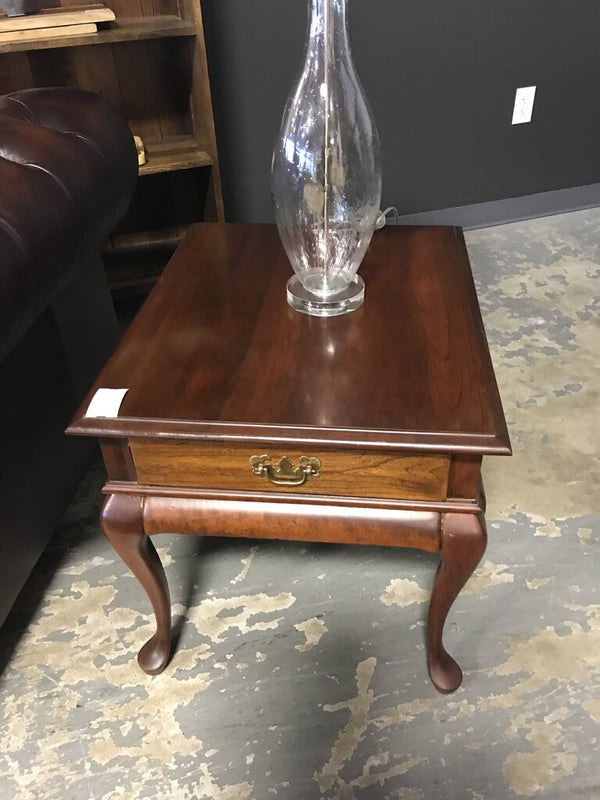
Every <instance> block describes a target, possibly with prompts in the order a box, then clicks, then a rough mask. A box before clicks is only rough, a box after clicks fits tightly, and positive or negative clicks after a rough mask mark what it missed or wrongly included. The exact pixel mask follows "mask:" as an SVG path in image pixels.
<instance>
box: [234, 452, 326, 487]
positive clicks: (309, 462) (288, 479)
mask: <svg viewBox="0 0 600 800" xmlns="http://www.w3.org/2000/svg"><path fill="white" fill-rule="evenodd" d="M270 462H271V456H267V455H264V456H251V457H250V464H251V466H252V472H253V473H254V474H255V475H261V476H262V475H266V476H267V478H268V479H269V480H270V481H271V483H274V484H275V486H302V484H303V483H306V481H307V480H308V479H309V478H318V477H319V470H320V469H321V462H320V461H319V459H318V458H312V457H311V458H309V457H308V456H300V466H299V467H296V469H294V465H293V464H292V462H291V461H290V459H289V458H287V456H284V457H283V458H280V459H279V466H278V467H274V466H273V464H271V463H270Z"/></svg>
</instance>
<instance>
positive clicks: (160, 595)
mask: <svg viewBox="0 0 600 800" xmlns="http://www.w3.org/2000/svg"><path fill="white" fill-rule="evenodd" d="M142 502H143V501H142V498H140V497H135V496H131V495H125V494H112V495H109V496H108V498H107V500H106V502H105V503H104V506H103V507H102V512H101V514H100V522H101V524H102V529H103V531H104V534H105V535H106V538H107V539H108V541H109V542H110V543H111V545H112V546H113V547H114V549H115V550H116V551H117V553H118V554H119V555H120V556H121V558H122V559H123V561H124V562H125V563H126V564H127V566H128V567H129V569H130V570H131V571H132V572H133V574H134V575H135V577H136V578H137V579H138V580H139V582H140V583H141V584H142V586H143V587H144V589H145V591H146V594H147V595H148V597H149V599H150V602H151V603H152V608H153V609H154V614H155V617H156V633H155V634H154V636H152V637H151V638H150V639H149V640H148V641H147V642H146V644H145V645H144V646H143V647H142V649H141V650H140V652H139V653H138V663H139V665H140V667H141V668H142V669H143V670H144V672H147V673H148V674H149V675H156V674H158V673H159V672H162V671H163V669H164V668H165V667H166V665H167V661H168V660H169V653H170V649H171V599H170V596H169V586H168V584H167V578H166V576H165V571H164V569H163V565H162V564H161V561H160V558H159V557H158V553H157V552H156V550H155V548H154V545H153V544H152V540H151V539H150V537H149V536H148V535H147V534H146V532H145V531H144V524H143V517H142V511H143V507H142Z"/></svg>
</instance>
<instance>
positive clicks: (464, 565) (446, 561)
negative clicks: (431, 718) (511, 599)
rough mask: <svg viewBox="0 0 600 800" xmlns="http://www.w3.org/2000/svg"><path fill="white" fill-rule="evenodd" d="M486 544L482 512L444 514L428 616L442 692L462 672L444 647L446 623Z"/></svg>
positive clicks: (433, 671)
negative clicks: (453, 604)
mask: <svg viewBox="0 0 600 800" xmlns="http://www.w3.org/2000/svg"><path fill="white" fill-rule="evenodd" d="M486 543H487V535H486V530H485V520H484V517H483V514H442V545H441V554H442V561H441V563H440V566H439V568H438V572H437V575H436V579H435V584H434V587H433V592H432V595H431V600H430V602H429V615H428V618H427V643H428V667H429V675H430V676H431V681H432V683H433V685H434V686H435V688H436V689H438V691H440V692H453V691H454V690H455V689H458V687H459V686H460V684H461V681H462V671H461V669H460V667H459V666H458V664H457V663H456V661H455V660H454V659H453V658H452V656H450V655H449V654H448V653H447V652H446V650H445V649H444V645H443V643H442V636H443V632H444V623H445V622H446V617H447V615H448V611H449V610H450V607H451V606H452V603H453V602H454V600H455V599H456V597H457V595H458V593H459V592H460V590H461V589H462V587H463V586H464V585H465V583H466V582H467V580H468V579H469V578H470V576H471V575H472V574H473V571H474V570H475V567H476V566H477V564H478V563H479V561H480V560H481V557H482V556H483V553H484V552H485V547H486Z"/></svg>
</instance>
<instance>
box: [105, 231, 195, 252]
mask: <svg viewBox="0 0 600 800" xmlns="http://www.w3.org/2000/svg"><path fill="white" fill-rule="evenodd" d="M189 227H190V226H189V225H178V226H177V227H172V228H163V229H161V230H157V231H143V232H139V233H124V234H121V235H119V236H112V237H111V239H110V240H109V242H108V243H107V245H106V247H105V253H106V254H107V255H116V254H119V255H127V254H129V253H135V252H148V251H149V250H167V251H168V250H173V251H175V250H176V249H177V247H178V246H179V245H180V244H181V242H182V241H183V239H184V237H185V235H186V233H187V231H188V229H189Z"/></svg>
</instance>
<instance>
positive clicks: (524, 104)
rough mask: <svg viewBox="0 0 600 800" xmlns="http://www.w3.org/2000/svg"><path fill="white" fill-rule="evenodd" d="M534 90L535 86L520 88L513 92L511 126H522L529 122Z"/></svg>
mask: <svg viewBox="0 0 600 800" xmlns="http://www.w3.org/2000/svg"><path fill="white" fill-rule="evenodd" d="M535 89H536V87H535V86H521V87H519V88H518V89H517V91H516V92H515V105H514V107H513V116H512V124H513V125H522V124H523V123H524V122H531V117H532V116H533V101H534V100H535Z"/></svg>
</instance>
